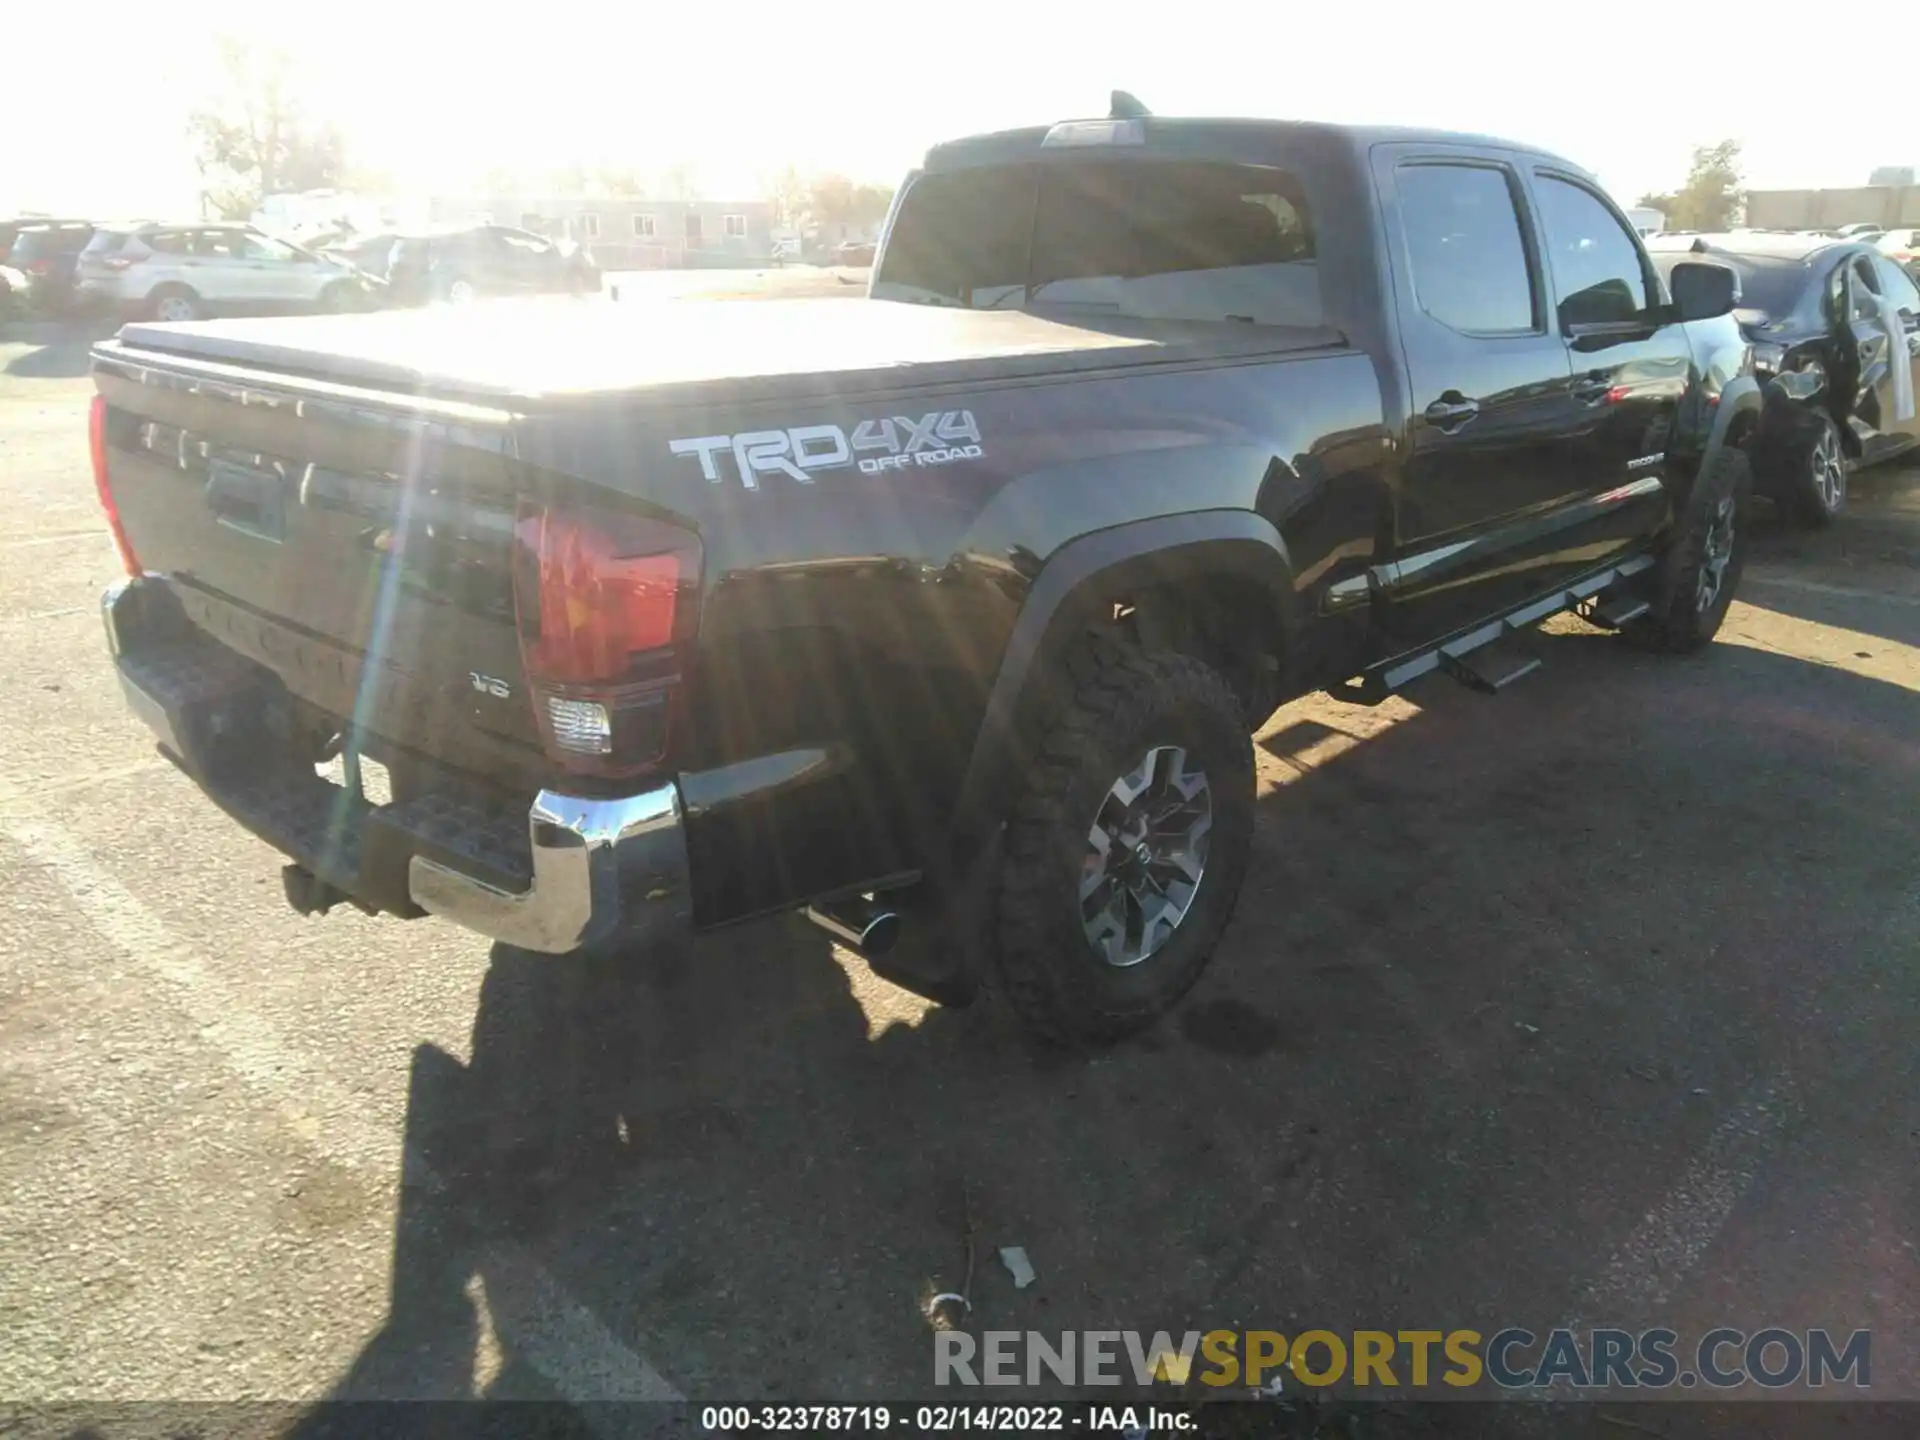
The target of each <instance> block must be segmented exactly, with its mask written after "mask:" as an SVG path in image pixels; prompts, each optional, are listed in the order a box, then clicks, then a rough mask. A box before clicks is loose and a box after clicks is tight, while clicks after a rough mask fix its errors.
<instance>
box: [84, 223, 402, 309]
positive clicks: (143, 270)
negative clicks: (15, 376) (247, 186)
mask: <svg viewBox="0 0 1920 1440" xmlns="http://www.w3.org/2000/svg"><path fill="white" fill-rule="evenodd" d="M74 288H75V294H76V297H77V299H78V300H79V301H80V303H82V304H83V305H87V306H91V307H95V308H100V309H106V310H111V311H115V312H118V313H121V314H125V315H128V316H140V317H147V318H152V319H157V320H198V319H200V318H201V317H202V316H205V315H214V314H257V315H273V314H285V313H286V312H288V311H294V310H359V309H365V308H366V307H367V306H368V304H369V302H370V299H371V291H370V289H369V287H368V283H367V281H366V280H365V279H364V278H363V277H361V275H360V274H359V273H358V272H357V271H355V270H354V269H353V267H352V266H350V265H346V264H342V263H341V262H339V261H336V260H328V259H326V258H324V257H322V256H319V255H316V254H314V253H313V252H312V251H310V250H303V249H301V248H300V247H299V246H297V245H292V244H289V243H288V242H287V241H285V240H276V239H274V238H273V237H272V236H271V235H267V234H264V233H262V232H261V231H259V230H256V229H254V228H253V227H252V226H251V225H155V224H145V225H133V226H103V227H102V228H100V229H99V230H97V231H95V233H94V236H93V239H92V241H91V242H90V243H89V244H88V245H87V247H86V249H85V250H83V251H82V252H81V254H80V263H79V266H78V269H77V271H76V274H75V286H74Z"/></svg>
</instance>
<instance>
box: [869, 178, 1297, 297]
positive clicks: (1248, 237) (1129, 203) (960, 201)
mask: <svg viewBox="0 0 1920 1440" xmlns="http://www.w3.org/2000/svg"><path fill="white" fill-rule="evenodd" d="M890 291H891V292H892V293H891V294H890V293H889V292H890ZM875 294H876V295H878V296H880V297H882V298H900V299H931V300H938V301H945V302H948V303H955V304H961V305H971V306H973V307H975V308H977V309H1002V308H1005V309H1011V308H1016V307H1023V306H1029V305H1030V306H1032V307H1034V308H1036V309H1046V308H1048V307H1056V306H1057V307H1062V308H1067V309H1080V310H1090V311H1097V312H1099V313H1101V314H1106V315H1116V316H1124V317H1128V318H1133V319H1145V320H1190V321H1238V322H1242V323H1252V324H1258V325H1304V326H1313V325H1319V324H1321V323H1323V321H1324V317H1325V311H1324V308H1323V306H1322V304H1321V299H1320V276H1319V269H1318V265H1317V257H1316V254H1315V243H1314V232H1313V225H1312V221H1311V219H1310V216H1309V212H1308V207H1307V200H1306V195H1305V192H1304V190H1303V188H1302V186H1301V184H1300V182H1299V179H1298V178H1297V177H1296V176H1294V175H1293V174H1292V173H1291V172H1289V171H1286V170H1282V169H1276V168H1270V167H1266V166H1255V165H1231V164H1217V163H1211V162H1190V161H1170V160H1151V159H1102V160H1098V161H1086V162H1080V163H1057V162H1056V163H1051V164H1040V165H1030V166H1007V167H996V168H992V169H982V170H976V171H965V170H963V171H957V172H953V173H951V174H943V175H929V176H924V177H922V178H921V179H920V180H918V181H916V182H915V183H914V185H913V187H912V189H911V190H909V191H908V193H907V195H906V197H905V198H904V199H903V200H902V201H901V205H900V212H899V215H898V216H897V217H896V219H895V222H894V227H893V231H892V234H891V235H890V236H889V237H888V241H887V254H886V259H885V262H884V263H883V265H882V268H881V272H880V274H879V276H878V277H877V278H876V282H875Z"/></svg>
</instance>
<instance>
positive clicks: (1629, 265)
mask: <svg viewBox="0 0 1920 1440" xmlns="http://www.w3.org/2000/svg"><path fill="white" fill-rule="evenodd" d="M1535 193H1536V194H1537V195H1538V196H1539V197H1540V219H1541V222H1542V223H1543V224H1544V225H1545V227H1546V231H1547V264H1548V266H1549V268H1551V270H1552V271H1553V283H1554V288H1555V289H1556V290H1558V291H1559V294H1560V310H1559V319H1560V325H1561V328H1563V329H1566V328H1569V327H1571V326H1575V325H1605V324H1620V323H1632V322H1634V321H1637V320H1639V319H1640V318H1641V317H1642V316H1643V315H1644V314H1645V313H1646V312H1647V311H1648V310H1650V309H1651V308H1652V299H1651V297H1650V296H1649V295H1648V294H1647V274H1646V270H1645V269H1644V268H1643V267H1642V265H1641V263H1640V249H1639V247H1638V246H1637V245H1635V244H1634V242H1633V238H1632V236H1630V235H1629V234H1628V233H1627V230H1626V227H1625V226H1623V225H1622V224H1621V223H1620V222H1619V221H1618V220H1616V219H1615V218H1614V216H1613V212H1612V211H1611V210H1609V209H1608V208H1607V207H1606V206H1605V205H1604V204H1603V203H1601V201H1600V199H1599V197H1598V196H1596V195H1594V194H1593V193H1592V192H1591V191H1589V190H1587V189H1585V188H1583V187H1581V186H1579V185H1575V184H1573V183H1571V182H1570V181H1566V180H1559V179H1555V178H1554V177H1553V176H1551V175H1542V176H1539V177H1538V184H1537V185H1536V187H1535Z"/></svg>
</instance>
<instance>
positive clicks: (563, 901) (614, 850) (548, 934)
mask: <svg viewBox="0 0 1920 1440" xmlns="http://www.w3.org/2000/svg"><path fill="white" fill-rule="evenodd" d="M527 827H528V831H529V836H530V839H531V840H532V848H533V880H532V883H531V884H529V885H528V887H527V888H526V889H525V890H524V891H510V890H501V889H498V888H496V887H494V886H492V885H490V884H488V883H487V882H486V881H484V880H480V879H476V878H475V877H474V876H471V875H467V874H464V873H462V872H461V871H459V870H457V869H454V868H453V867H452V866H450V865H445V864H442V863H441V862H440V861H438V860H434V859H432V858H430V857H428V856H425V855H415V856H414V857H413V858H412V860H411V861H410V862H409V863H408V867H407V889H408V892H409V893H410V894H411V895H412V897H413V902H414V903H415V904H416V905H418V906H419V907H420V908H421V909H422V910H426V911H429V912H431V913H432V914H435V915H441V916H444V917H445V918H447V919H449V920H452V921H454V922H455V923H456V924H460V925H464V926H466V927H467V928H468V929H469V930H478V931H479V932H480V933H481V934H482V935H491V936H492V937H493V938H494V939H496V940H504V941H506V942H507V943H508V944H509V945H518V946H519V947H520V948H521V949H523V950H542V951H547V952H549V953H560V952H563V951H567V950H572V949H574V948H575V947H577V946H579V945H582V944H585V943H587V942H589V941H593V940H600V939H605V938H607V937H608V936H611V935H615V934H620V935H623V936H629V937H634V938H644V937H649V936H653V935H657V934H658V932H659V931H661V930H662V929H676V930H677V929H682V928H684V927H686V926H687V925H688V923H689V922H690V920H691V911H690V908H689V904H688V899H687V897H688V894H689V890H688V883H687V842H686V837H685V835H684V834H683V833H682V827H681V813H680V792H679V790H678V788H677V787H675V786H674V785H671V784H667V785H662V786H660V787H659V788H658V789H654V790H646V791H643V792H641V793H640V794H638V795H629V796H626V797H624V798H622V799H618V800H586V799H582V798H581V797H579V796H577V795H562V794H559V793H557V792H555V791H552V790H542V791H541V792H540V793H539V795H538V796H537V797H535V799H534V802H533V806H532V808H531V809H530V810H529V811H528V813H527Z"/></svg>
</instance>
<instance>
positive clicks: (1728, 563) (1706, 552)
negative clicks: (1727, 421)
mask: <svg viewBox="0 0 1920 1440" xmlns="http://www.w3.org/2000/svg"><path fill="white" fill-rule="evenodd" d="M1752 489H1753V481H1752V476H1751V472H1750V470H1749V468H1748V463H1747V456H1746V452H1745V451H1743V450H1739V449H1736V448H1735V447H1733V446H1731V445H1728V446H1725V447H1724V448H1722V449H1721V451H1720V452H1719V453H1718V454H1717V455H1715V456H1714V458H1713V459H1712V460H1711V461H1709V462H1708V463H1707V465H1705V466H1704V467H1703V468H1702V469H1701V471H1700V476H1699V478H1698V479H1697V480H1695V481H1694V484H1693V493H1692V494H1691V495H1690V496H1688V497H1687V505H1686V509H1685V510H1684V511H1683V512H1682V514H1681V517H1680V523H1679V527H1678V530H1677V532H1676V533H1675V535H1674V537H1673V541H1672V543H1671V544H1670V545H1669V546H1668V547H1667V553H1666V554H1665V555H1664V556H1663V557H1662V559H1661V563H1660V569H1659V571H1658V576H1659V579H1658V582H1657V583H1658V589H1657V590H1656V592H1655V594H1654V597H1653V608H1652V609H1650V610H1649V611H1648V612H1647V613H1646V614H1645V615H1644V616H1642V617H1641V618H1640V619H1638V620H1635V621H1633V622H1631V623H1630V624H1629V625H1628V626H1627V627H1626V628H1625V630H1624V631H1622V633H1623V634H1624V635H1626V637H1627V638H1628V639H1629V640H1631V641H1633V642H1634V643H1635V644H1638V645H1640V646H1641V647H1643V648H1644V649H1648V650H1663V651H1670V652H1684V651H1688V650H1698V649H1699V648H1700V647H1701V646H1702V645H1705V644H1706V643H1707V642H1708V641H1710V640H1712V639H1713V637H1714V635H1715V634H1717V633H1718V632H1719V629H1720V622H1721V621H1723V620H1725V619H1726V618H1727V607H1728V606H1729V605H1731V604H1732V603H1733V592H1734V590H1735V588H1736V587H1737V586H1738V585H1739V583H1740V572H1741V571H1742V569H1744V568H1745V566H1746V557H1747V525H1746V521H1747V512H1748V504H1747V501H1748V496H1749V495H1750V494H1751V493H1752Z"/></svg>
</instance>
